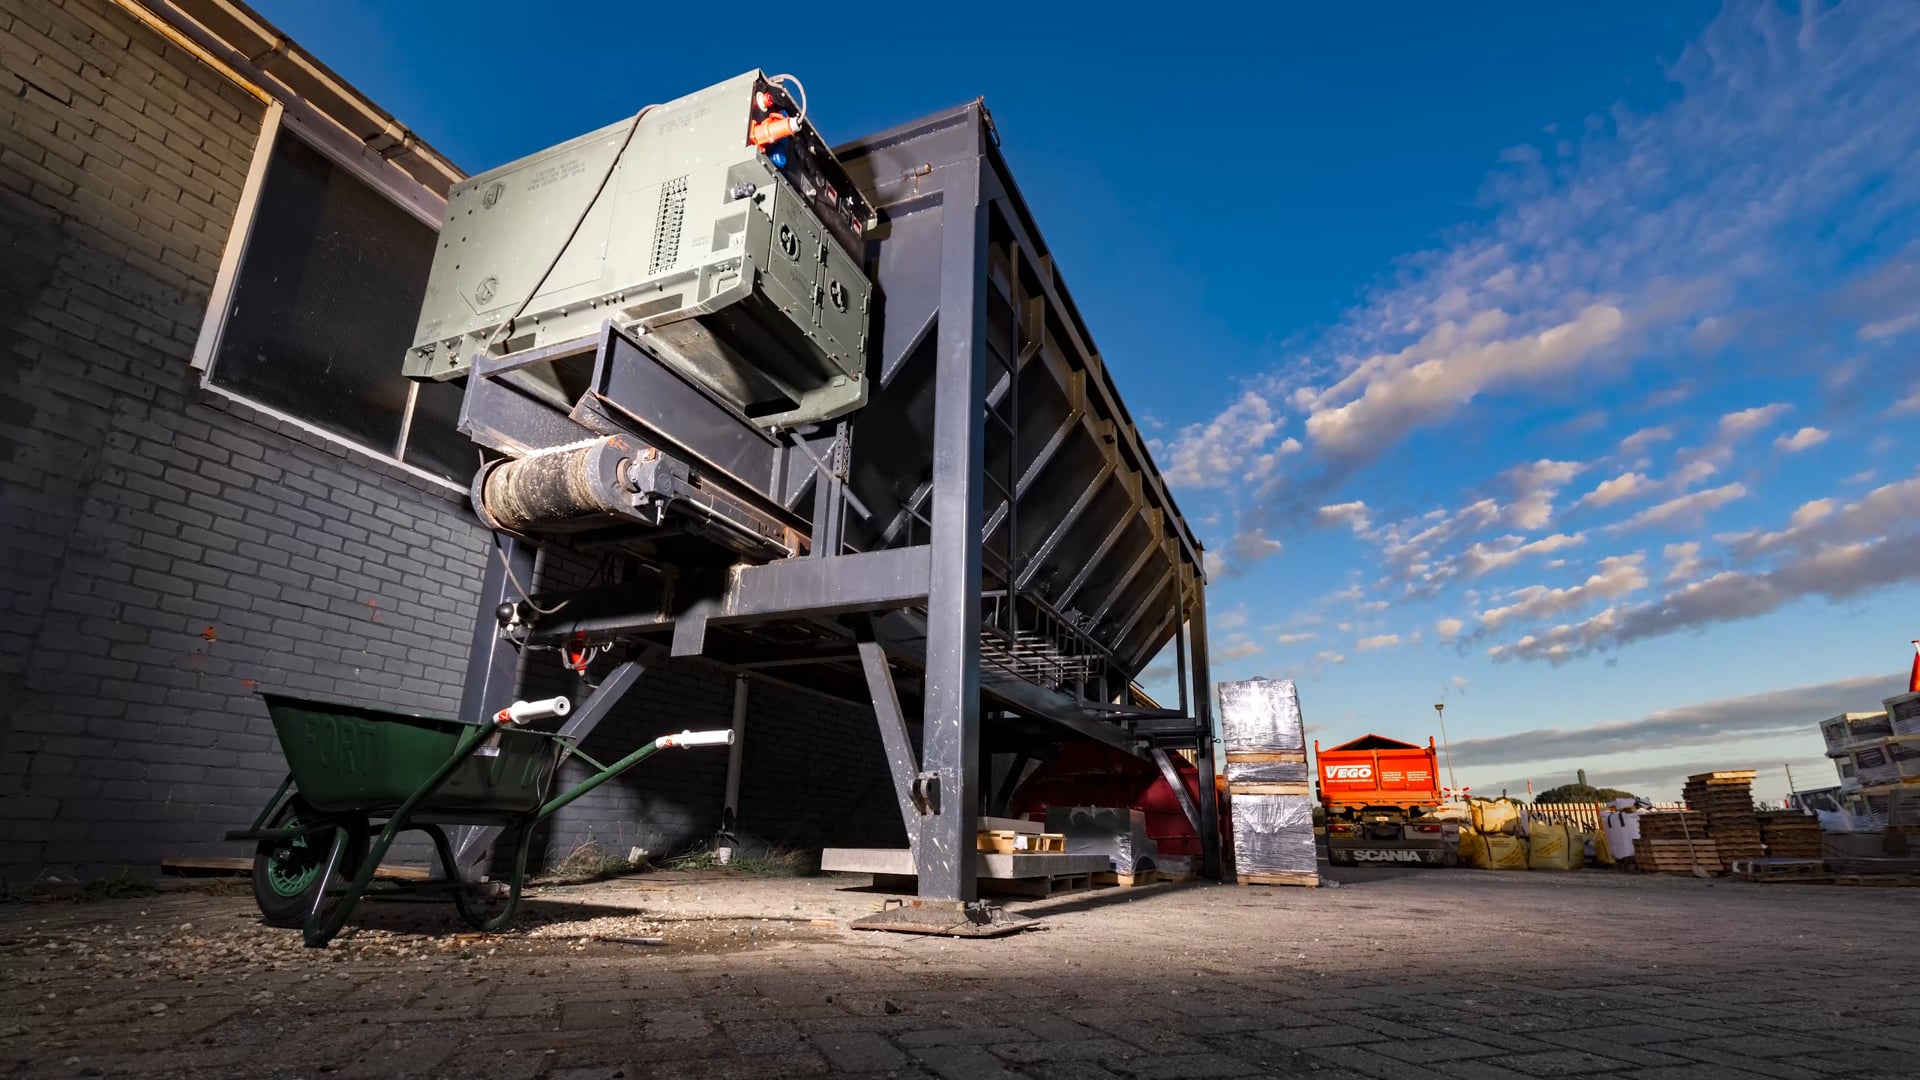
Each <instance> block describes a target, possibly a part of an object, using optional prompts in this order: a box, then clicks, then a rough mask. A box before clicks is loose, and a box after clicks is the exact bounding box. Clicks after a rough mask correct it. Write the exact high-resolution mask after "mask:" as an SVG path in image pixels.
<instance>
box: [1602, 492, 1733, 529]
mask: <svg viewBox="0 0 1920 1080" xmlns="http://www.w3.org/2000/svg"><path fill="white" fill-rule="evenodd" d="M1746 495H1747V486H1746V485H1745V484H1737V483H1736V484H1727V485H1725V486H1724V487H1717V488H1708V489H1707V490H1705V491H1696V492H1693V493H1692V494H1688V495H1682V496H1680V497H1678V498H1675V499H1668V500H1667V501H1666V502H1663V503H1660V504H1659V505H1657V506H1649V507H1647V508H1646V509H1645V510H1642V511H1640V512H1639V513H1637V514H1635V515H1633V516H1632V517H1630V518H1628V519H1627V520H1625V521H1622V522H1620V523H1618V524H1616V525H1610V526H1608V529H1609V530H1610V531H1613V532H1625V531H1627V530H1630V529H1643V528H1646V527H1647V526H1649V525H1666V524H1670V523H1672V522H1674V521H1679V520H1682V519H1687V518H1693V517H1698V516H1704V515H1705V514H1707V513H1708V512H1710V511H1713V510H1718V509H1719V508H1721V507H1722V506H1725V505H1727V504H1728V503H1730V502H1733V501H1734V500H1736V499H1744V498H1746Z"/></svg>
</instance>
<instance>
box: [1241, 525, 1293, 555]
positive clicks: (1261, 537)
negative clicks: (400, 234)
mask: <svg viewBox="0 0 1920 1080" xmlns="http://www.w3.org/2000/svg"><path fill="white" fill-rule="evenodd" d="M1283 550H1284V545H1282V544H1281V543H1280V541H1278V540H1275V539H1274V538H1273V537H1271V536H1268V535H1267V531H1266V530H1265V529H1247V530H1245V531H1243V532H1238V533H1235V534H1234V536H1233V554H1234V557H1235V558H1237V559H1239V560H1240V561H1241V562H1242V563H1253V562H1259V561H1260V560H1261V559H1270V558H1272V557H1273V556H1275V555H1278V554H1280V552H1281V551H1283Z"/></svg>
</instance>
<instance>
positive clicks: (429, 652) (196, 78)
mask: <svg viewBox="0 0 1920 1080" xmlns="http://www.w3.org/2000/svg"><path fill="white" fill-rule="evenodd" d="M261 115H262V106H261V105H260V103H259V102H258V101H257V100H256V99H254V98H253V97H252V96H250V95H249V94H247V93H245V92H244V91H242V90H240V89H239V88H236V87H234V86H232V85H231V84H230V83H228V82H227V81H226V80H225V79H223V78H222V77H220V76H219V75H218V74H216V73H215V72H213V71H212V70H211V69H209V68H206V67H205V66H203V65H201V64H200V63H199V62H197V61H196V60H194V59H193V58H191V57H190V56H188V55H186V54H185V53H183V52H181V51H180V50H179V49H177V48H175V47H174V46H172V45H170V44H168V43H167V42H165V41H164V39H162V38H161V37H160V36H158V35H157V34H155V33H153V32H152V31H150V30H149V29H148V28H147V27H145V26H143V25H142V24H140V23H139V22H138V21H136V20H135V19H134V18H132V17H131V16H129V15H128V14H127V13H125V12H124V11H122V10H120V9H119V8H117V7H116V6H114V5H113V4H112V3H110V2H108V0H0V124H4V127H0V250H3V251H4V257H0V365H4V372H5V378H4V379H0V521H3V522H4V524H5V528H4V529H0V605H4V610H5V611H6V612H7V618H6V619H5V620H0V709H3V710H4V711H0V875H5V876H7V877H10V878H12V879H14V880H19V879H20V878H22V877H31V876H32V875H33V874H36V873H38V872H39V871H40V870H41V869H42V868H44V867H46V866H48V865H57V866H61V867H63V868H66V869H69V870H73V871H77V872H79V873H83V874H86V873H98V872H102V871H105V870H108V869H111V868H114V867H117V866H122V865H131V866H135V867H140V868H151V867H152V866H153V865H154V864H156V863H157V862H158V860H159V859H161V858H162V857H164V856H166V855H173V854H243V853H244V852H243V851H242V850H241V849H239V848H238V847H237V846H235V845H224V844H221V843H219V842H218V841H217V839H215V838H217V837H218V836H219V835H220V833H221V832H222V831H223V830H225V829H228V828H232V827H238V826H243V825H245V824H246V823H247V822H248V821H249V820H250V819H251V817H252V815H253V814H254V813H255V812H256V810H257V808H258V807H259V805H260V804H262V803H264V801H265V800H266V798H267V796H268V794H269V793H270V792H271V790H272V788H273V787H274V786H275V785H276V784H277V783H278V782H279V779H280V776H281V775H282V772H283V769H284V765H283V762H282V760H281V758H280V754H279V751H278V748H277V745H276V743H275V740H274V738H273V734H272V730H271V727H270V725H269V724H268V723H267V720H266V717H265V714H264V712H263V710H262V709H261V707H260V705H259V703H258V701H257V699H255V698H254V696H253V693H254V691H255V690H256V689H280V690H285V691H288V692H292V693H300V694H308V695H313V696H320V697H331V698H337V699H342V700H349V701H359V702H364V703H367V704H374V705H379V704H386V705H391V706H394V707H399V708H405V709H412V710H420V711H426V712H436V713H451V712H452V711H453V710H454V709H455V708H456V706H457V704H458V700H459V692H460V678H461V668H462V662H463V653H464V649H465V643H466V638H467V634H468V632H469V626H470V623H469V619H470V618H471V612H472V610H473V605H474V603H475V600H476V589H477V581H478V576H479V570H480V566H481V559H482V558H483V552H484V550H485V549H484V547H483V546H482V538H481V535H480V533H479V531H478V529H477V528H476V526H475V525H474V524H473V522H472V519H471V517H470V516H469V514H468V512H467V510H466V508H465V506H464V505H463V502H462V500H461V499H460V498H459V497H458V496H457V495H455V494H454V493H452V492H450V491H448V490H446V489H444V488H441V487H439V486H438V485H434V484H432V483H429V482H426V481H422V480H419V479H418V478H416V477H414V476H412V475H411V474H408V473H406V472H405V471H404V470H400V469H398V468H395V467H391V466H387V465H383V464H382V463H381V462H380V461H379V460H378V459H376V458H373V457H371V456H369V455H365V454H361V453H358V452H355V451H353V450H350V449H349V448H347V447H345V446H343V445H342V444H339V443H336V442H333V441H331V440H328V439H324V438H321V437H319V436H316V435H313V434H311V433H310V432H307V431H305V430H304V429H302V428H300V427H298V426H297V425H291V424H284V423H281V422H279V421H277V420H275V419H274V418H272V417H270V416H267V415H265V414H260V413H256V412H255V411H254V410H252V409H250V408H248V407H247V406H245V405H242V404H238V403H235V402H232V401H231V400H230V399H227V398H224V397H222V396H219V395H216V394H212V393H210V392H208V391H206V390H204V389H202V388H201V387H200V385H199V379H198V375H197V373H195V372H194V371H192V370H191V368H190V367H189V364H188V361H189V357H190V355H191V351H192V346H193V341H194V338H195V335H196V334H197V332H198V329H199V326H200V322H201V319H202V317H203V315H204V313H205V309H206V303H207V296H208V293H209V291H210V290H211V288H212V286H213V282H214V276H215V273H216V270H217V268H218V265H219V260H220V256H221V252H222V249H223V247H224V245H225V243H226V240H227V233H228V231H229V228H230V225H231V222H232V220H233V215H234V212H235V207H236V203H237V200H238V199H239V196H240V190H241V186H242V182H243V179H244V176H245V173H246V169H247V164H248V161H249V158H250V155H251V153H252V149H253V146H254V143H255V141H256V139H257V136H258V131H259V124H260V118H261ZM731 694H732V688H731V676H730V675H727V674H726V673H724V672H719V671H716V670H714V669H712V668H708V667H704V666H701V665H694V664H681V665H675V666H672V667H669V668H666V669H663V670H661V671H658V672H655V673H650V674H649V676H648V677H647V679H646V680H645V681H644V682H643V683H642V685H641V687H640V689H639V690H637V691H636V692H635V694H634V695H633V697H632V699H631V700H630V701H629V703H628V707H627V708H626V709H625V710H624V711H623V712H622V713H621V714H619V715H617V716H615V717H613V718H611V719H610V720H609V721H608V722H607V724H605V725H604V726H603V727H602V729H601V731H600V732H598V733H596V735H595V737H594V739H593V741H592V742H591V743H590V744H589V749H590V750H592V751H593V752H595V753H596V754H607V755H613V754H617V753H618V752H620V751H622V750H623V749H624V748H626V747H631V746H632V745H634V744H633V742H632V740H633V739H634V738H636V737H640V736H645V735H648V734H649V733H658V732H660V731H666V730H679V729H681V728H686V727H712V726H724V725H725V724H726V723H727V722H728V720H729V715H730V702H731ZM750 723H751V724H752V725H753V726H752V728H751V731H752V733H753V736H756V737H750V738H749V741H748V745H747V757H746V782H745V785H744V794H743V797H742V826H743V828H745V829H747V830H748V831H751V832H754V833H757V834H759V835H761V836H764V837H767V838H768V839H771V840H776V841H782V842H789V843H823V842H835V843H860V842H897V841H898V832H899V830H898V825H897V821H896V820H895V819H894V817H893V815H894V811H893V809H892V801H891V797H890V794H889V792H888V790H887V787H886V774H885V771H884V766H883V764H882V760H883V759H882V757H881V754H880V749H879V744H878V738H877V736H876V735H875V733H874V727H873V722H872V718H871V714H870V713H869V712H867V711H866V710H861V709H852V708H848V707H846V706H843V705H839V704H835V703H830V702H826V701H824V700H822V699H818V698H815V697H813V696H811V695H809V694H805V693H800V692H795V691H782V690H778V689H773V688H767V689H764V690H761V689H759V688H756V694H755V697H754V698H753V712H752V716H751V720H750ZM775 732H778V733H780V735H781V738H780V741H779V742H778V743H776V742H775V741H774V740H773V739H772V738H770V737H768V736H769V735H770V733H775ZM724 775H725V753H724V752H708V753H705V754H704V755H702V756H699V757H696V756H695V755H694V754H693V753H684V754H678V755H674V756H670V757H668V758H666V759H663V760H661V761H659V762H656V763H649V765H648V766H643V771H636V772H635V773H633V774H631V775H630V778H629V779H628V780H626V781H624V782H622V783H619V784H613V785H608V786H607V787H606V788H603V789H602V790H601V791H600V792H596V793H595V794H594V795H593V796H590V797H589V798H587V799H583V800H581V802H580V803H578V804H576V805H575V806H574V807H572V808H570V809H569V811H568V812H567V814H566V815H565V816H564V817H563V818H562V819H561V820H560V821H558V822H557V823H556V826H555V828H554V830H553V835H552V836H551V838H550V848H551V849H555V850H559V851H561V852H564V851H565V850H567V849H569V848H570V847H571V846H572V845H573V844H575V843H578V842H579V841H580V840H582V839H585V838H587V837H589V836H591V837H594V838H596V839H600V840H603V841H604V842H605V843H606V844H607V846H608V847H609V848H617V849H618V850H621V851H622V853H624V848H623V847H617V846H618V845H625V844H639V845H640V846H644V847H648V848H650V849H651V850H654V851H656V852H659V851H665V850H671V849H673V848H676V847H680V846H684V845H685V844H688V843H691V842H694V841H697V840H699V839H701V838H704V837H705V836H706V835H709V834H711V832H712V831H713V829H714V827H715V826H716V825H717V822H718V815H719V809H720V805H719V804H720V801H721V790H722V785H723V782H724ZM413 850H416V851H417V850H418V849H413Z"/></svg>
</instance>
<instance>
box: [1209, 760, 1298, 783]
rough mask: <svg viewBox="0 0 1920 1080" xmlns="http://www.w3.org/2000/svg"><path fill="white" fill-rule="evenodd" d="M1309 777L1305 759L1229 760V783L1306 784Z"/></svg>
mask: <svg viewBox="0 0 1920 1080" xmlns="http://www.w3.org/2000/svg"><path fill="white" fill-rule="evenodd" d="M1307 779H1308V777H1307V763H1306V762H1304V761H1229V762H1227V783H1229V784H1304V783H1306V782H1307Z"/></svg>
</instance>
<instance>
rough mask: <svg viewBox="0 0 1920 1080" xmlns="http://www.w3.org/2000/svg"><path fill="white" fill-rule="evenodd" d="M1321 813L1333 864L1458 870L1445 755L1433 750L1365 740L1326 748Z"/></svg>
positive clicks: (1319, 755)
mask: <svg viewBox="0 0 1920 1080" xmlns="http://www.w3.org/2000/svg"><path fill="white" fill-rule="evenodd" d="M1313 756H1314V760H1315V761H1316V762H1317V763H1318V766H1319V772H1320V784H1319V787H1320V806H1321V809H1322V811H1323V812H1324V813H1325V815H1326V821H1327V861H1328V862H1330V863H1333V864H1335V865H1353V864H1357V863H1409V864H1418V865H1424V866H1451V865H1453V863H1454V853H1453V849H1452V848H1451V847H1449V846H1448V845H1447V837H1446V832H1445V828H1444V826H1443V825H1442V824H1441V823H1440V822H1439V821H1438V820H1437V819H1435V818H1433V817H1432V815H1433V813H1434V811H1436V810H1438V809H1439V808H1440V803H1441V797H1440V769H1439V756H1438V755H1437V754H1435V752H1434V747H1433V740H1432V739H1431V738H1429V739H1428V740H1427V745H1425V746H1415V745H1414V744H1413V743H1405V742H1401V741H1400V740H1398V739H1389V738H1386V737H1385V736H1382V735H1363V736H1361V737H1360V738H1358V739H1354V740H1353V741H1351V742H1344V743H1341V744H1340V745H1339V746H1330V747H1327V748H1326V749H1325V750H1322V749H1321V748H1320V742H1319V740H1318V739H1316V740H1314V743H1313Z"/></svg>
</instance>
